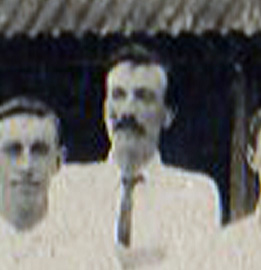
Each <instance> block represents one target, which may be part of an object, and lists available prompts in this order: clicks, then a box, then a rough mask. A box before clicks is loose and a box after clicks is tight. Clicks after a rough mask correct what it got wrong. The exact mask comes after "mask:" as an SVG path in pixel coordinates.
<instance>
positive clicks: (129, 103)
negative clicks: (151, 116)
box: [122, 95, 138, 115]
mask: <svg viewBox="0 0 261 270" xmlns="http://www.w3.org/2000/svg"><path fill="white" fill-rule="evenodd" d="M137 112H138V107H137V102H136V101H135V97H133V95H129V96H128V98H127V99H126V100H125V103H124V104H123V106H122V114H126V115H135V114H137Z"/></svg>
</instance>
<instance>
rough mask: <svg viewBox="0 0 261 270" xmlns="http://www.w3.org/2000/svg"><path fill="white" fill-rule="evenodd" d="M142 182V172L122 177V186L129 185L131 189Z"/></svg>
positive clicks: (143, 180)
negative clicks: (130, 176)
mask: <svg viewBox="0 0 261 270" xmlns="http://www.w3.org/2000/svg"><path fill="white" fill-rule="evenodd" d="M144 182H145V179H144V176H143V175H142V174H138V175H137V176H135V177H132V178H127V177H123V178H122V184H123V186H125V187H127V186H130V188H131V189H133V188H134V187H135V186H136V185H137V184H139V183H144Z"/></svg>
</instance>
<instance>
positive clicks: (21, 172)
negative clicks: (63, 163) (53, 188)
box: [0, 114, 60, 222]
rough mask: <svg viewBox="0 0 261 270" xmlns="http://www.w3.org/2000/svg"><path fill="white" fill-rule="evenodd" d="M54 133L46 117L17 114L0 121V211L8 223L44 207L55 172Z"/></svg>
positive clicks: (52, 123) (56, 157) (57, 152)
mask: <svg viewBox="0 0 261 270" xmlns="http://www.w3.org/2000/svg"><path fill="white" fill-rule="evenodd" d="M56 132H57V131H56V127H55V125H54V122H53V120H52V119H50V118H47V117H46V118H40V117H37V116H34V115H29V114H20V115H13V116H10V117H8V118H5V119H3V120H2V121H1V122H0V188H1V195H2V200H3V201H1V204H2V209H1V210H2V211H4V215H6V216H7V218H10V219H11V220H12V221H11V222H16V221H17V220H16V218H17V219H19V215H22V216H24V217H26V215H30V213H33V212H34V209H38V210H39V209H41V208H42V207H44V204H45V203H46V199H47V198H46V197H47V192H48V187H49V183H50V179H51V177H52V175H53V174H54V173H55V172H56V170H57V169H58V158H59V154H60V153H59V151H58V147H57V144H56V140H55V138H56V136H57V134H56ZM33 214H36V213H33ZM17 222H18V221H17Z"/></svg>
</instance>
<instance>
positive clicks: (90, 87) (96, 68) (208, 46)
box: [0, 32, 261, 221]
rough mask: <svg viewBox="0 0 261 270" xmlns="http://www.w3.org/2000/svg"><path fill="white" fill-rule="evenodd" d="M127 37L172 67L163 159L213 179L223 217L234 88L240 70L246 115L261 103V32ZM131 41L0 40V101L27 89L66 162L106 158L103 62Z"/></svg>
mask: <svg viewBox="0 0 261 270" xmlns="http://www.w3.org/2000/svg"><path fill="white" fill-rule="evenodd" d="M130 39H131V40H132V41H139V42H142V43H144V44H145V45H147V46H149V47H151V48H153V49H156V50H158V51H159V52H160V53H162V55H163V56H164V57H165V58H166V59H168V60H169V61H170V63H171V64H172V72H171V85H172V87H171V91H172V94H171V99H172V100H171V101H172V104H173V106H178V114H177V119H176V121H175V122H174V124H173V126H172V128H171V129H170V130H169V131H167V132H165V133H163V134H162V140H161V146H160V149H161V152H162V156H163V160H164V161H165V162H166V163H169V164H175V165H177V166H182V167H184V168H187V169H191V170H197V171H204V172H206V173H208V174H210V175H211V176H213V178H214V179H215V180H216V181H217V183H218V186H219V188H220V194H221V196H222V205H223V220H224V221H227V220H228V219H229V215H230V203H229V199H230V196H229V194H230V192H229V190H230V181H229V177H230V170H231V168H230V160H231V138H232V133H233V126H234V124H235V121H236V118H235V107H236V106H238V105H235V104H239V103H238V102H236V101H237V99H238V93H235V91H234V90H233V87H232V85H233V83H234V81H235V80H237V78H238V72H241V73H240V74H241V75H240V76H241V77H242V76H243V77H244V83H245V87H242V89H241V90H239V91H240V93H241V92H242V93H243V95H244V96H245V99H246V100H247V101H246V115H245V116H246V117H247V115H249V114H250V113H252V112H253V111H254V109H255V108H256V107H257V106H258V105H260V93H259V92H260V90H259V89H260V87H259V86H260V83H261V82H260V80H259V78H260V75H261V74H260V72H261V69H260V56H261V45H259V44H261V42H259V41H261V40H260V39H261V37H260V36H259V35H256V36H253V37H252V38H246V37H245V36H243V35H241V34H239V33H230V34H228V35H226V36H221V35H220V34H216V33H211V32H209V33H205V34H204V35H202V36H195V35H192V34H186V33H184V34H181V35H179V36H178V37H175V38H174V37H171V36H169V35H167V34H165V33H158V34H157V35H155V36H149V35H145V34H144V33H134V34H132V36H131V37H130ZM128 40H129V39H127V38H126V37H124V36H123V35H122V34H120V33H115V34H110V35H107V36H104V37H101V36H98V35H94V34H91V33H88V34H86V35H85V36H84V37H83V38H81V39H77V38H75V37H73V36H71V35H70V34H64V35H63V36H61V37H59V38H57V39H55V38H50V37H48V36H39V37H37V38H36V39H32V40H30V39H28V38H26V37H23V36H16V37H14V38H12V39H6V38H3V37H0V83H1V88H0V100H1V102H3V101H4V100H6V99H8V98H9V97H11V96H13V95H17V94H25V93H27V94H33V95H36V96H38V97H40V98H41V99H43V100H45V101H46V102H47V103H49V104H50V105H51V106H53V107H54V108H55V110H56V111H57V113H58V114H59V115H60V117H61V121H62V127H63V136H64V142H65V143H66V145H67V148H68V157H67V158H68V162H70V161H80V162H88V161H91V160H99V159H104V158H106V155H107V153H108V150H109V141H108V138H107V134H106V129H105V126H104V123H103V120H102V104H103V97H104V92H103V81H104V59H105V58H106V57H107V56H108V55H109V54H110V53H111V52H112V51H114V50H115V49H116V48H118V47H119V46H120V45H122V44H124V43H125V42H127V41H128ZM238 181H241V179H239V180H238Z"/></svg>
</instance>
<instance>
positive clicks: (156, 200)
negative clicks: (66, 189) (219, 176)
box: [67, 156, 219, 270]
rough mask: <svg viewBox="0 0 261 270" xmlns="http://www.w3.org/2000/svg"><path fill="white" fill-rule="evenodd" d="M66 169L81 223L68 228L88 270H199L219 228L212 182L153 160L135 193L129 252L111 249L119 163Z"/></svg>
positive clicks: (79, 165)
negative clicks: (207, 241)
mask: <svg viewBox="0 0 261 270" xmlns="http://www.w3.org/2000/svg"><path fill="white" fill-rule="evenodd" d="M67 169H68V177H69V178H70V179H71V183H73V184H72V185H71V186H72V189H71V195H72V196H73V197H74V199H75V200H77V203H76V204H73V205H74V206H73V207H75V209H71V210H70V211H71V213H72V218H74V219H77V218H78V219H79V223H78V224H74V228H71V231H72V232H76V235H77V234H79V233H80V235H78V236H75V239H78V240H77V241H76V240H75V241H74V243H75V245H74V249H75V250H82V251H83V252H85V254H88V255H86V260H85V261H86V263H87V265H88V267H89V268H90V269H94V270H97V269H101V270H105V269H113V268H115V269H117V267H119V266H120V269H130V268H131V269H150V270H152V269H162V270H164V269H166V270H172V269H175V270H181V269H184V270H185V269H186V270H187V269H194V270H195V269H200V268H194V267H195V265H197V264H198V265H199V266H200V265H201V263H202V258H204V256H203V254H206V253H207V252H208V250H207V245H205V239H208V237H210V236H211V235H212V234H213V233H216V230H217V228H218V227H219V224H217V216H218V215H217V213H218V212H219V209H218V207H219V203H218V201H219V199H218V197H219V196H218V192H217V188H216V186H215V183H214V181H213V179H211V178H210V177H208V176H207V175H205V174H201V173H192V172H188V171H186V170H183V169H180V168H175V167H171V166H164V165H163V164H161V162H160V160H159V158H158V156H155V158H154V159H153V160H152V161H151V162H150V163H149V164H148V166H147V167H146V171H147V175H146V181H145V183H140V184H138V185H137V186H136V187H135V189H134V194H133V203H134V204H133V210H132V215H133V224H132V241H131V248H130V249H128V250H124V249H123V250H122V249H119V248H116V247H115V245H114V225H115V217H116V213H117V211H118V209H119V198H120V172H119V170H118V168H117V165H116V164H114V163H111V162H96V163H92V164H89V165H88V166H86V164H82V165H81V164H73V165H68V167H67ZM72 200H73V198H72ZM68 256H69V253H68ZM190 266H191V267H192V268H189V267H190ZM173 267H175V268H173Z"/></svg>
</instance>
